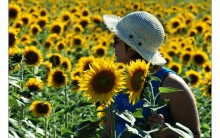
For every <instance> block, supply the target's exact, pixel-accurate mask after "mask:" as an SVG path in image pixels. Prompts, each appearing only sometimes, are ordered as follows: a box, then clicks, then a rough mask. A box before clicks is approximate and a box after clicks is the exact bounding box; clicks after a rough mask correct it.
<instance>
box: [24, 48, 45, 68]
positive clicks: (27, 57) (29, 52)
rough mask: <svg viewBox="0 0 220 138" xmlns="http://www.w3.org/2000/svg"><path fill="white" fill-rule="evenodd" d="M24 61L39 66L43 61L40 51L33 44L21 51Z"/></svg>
mask: <svg viewBox="0 0 220 138" xmlns="http://www.w3.org/2000/svg"><path fill="white" fill-rule="evenodd" d="M23 56H24V61H25V63H26V64H27V65H36V66H39V65H40V64H41V62H42V61H43V57H42V54H41V52H40V51H39V50H38V49H37V48H36V47H35V46H27V47H25V49H24V52H23Z"/></svg>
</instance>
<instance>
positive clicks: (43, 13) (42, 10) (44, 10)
mask: <svg viewBox="0 0 220 138" xmlns="http://www.w3.org/2000/svg"><path fill="white" fill-rule="evenodd" d="M47 14H48V12H47V10H46V9H40V11H39V17H46V16H47Z"/></svg>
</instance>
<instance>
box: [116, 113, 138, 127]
mask: <svg viewBox="0 0 220 138" xmlns="http://www.w3.org/2000/svg"><path fill="white" fill-rule="evenodd" d="M115 113H116V115H118V116H119V117H121V118H122V119H124V120H126V121H128V122H129V123H131V125H134V122H135V121H136V119H135V118H134V116H133V114H132V113H131V112H130V111H128V110H125V111H124V112H119V111H115Z"/></svg>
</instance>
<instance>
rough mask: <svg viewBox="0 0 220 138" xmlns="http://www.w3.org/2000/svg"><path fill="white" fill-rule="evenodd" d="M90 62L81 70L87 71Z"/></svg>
mask: <svg viewBox="0 0 220 138" xmlns="http://www.w3.org/2000/svg"><path fill="white" fill-rule="evenodd" d="M90 63H91V62H87V63H86V64H85V65H84V67H83V70H84V71H85V70H88V69H89V65H90Z"/></svg>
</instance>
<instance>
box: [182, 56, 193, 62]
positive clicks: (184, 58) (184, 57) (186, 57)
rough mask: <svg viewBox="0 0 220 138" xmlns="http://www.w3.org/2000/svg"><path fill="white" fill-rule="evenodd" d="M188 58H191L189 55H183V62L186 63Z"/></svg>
mask: <svg viewBox="0 0 220 138" xmlns="http://www.w3.org/2000/svg"><path fill="white" fill-rule="evenodd" d="M190 58H191V56H190V55H189V54H185V55H184V56H183V60H184V61H185V62H188V61H189V60H190Z"/></svg>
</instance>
